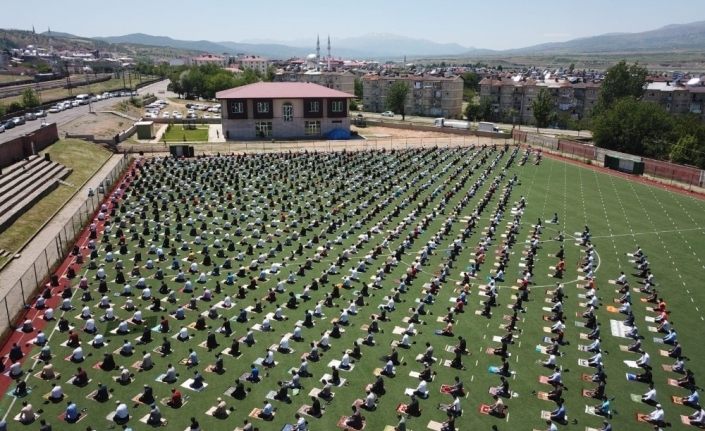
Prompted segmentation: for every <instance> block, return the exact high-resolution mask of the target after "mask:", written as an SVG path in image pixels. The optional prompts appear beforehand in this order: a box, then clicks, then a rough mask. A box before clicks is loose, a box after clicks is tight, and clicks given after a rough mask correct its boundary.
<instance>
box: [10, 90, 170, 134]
mask: <svg viewBox="0 0 705 431" xmlns="http://www.w3.org/2000/svg"><path fill="white" fill-rule="evenodd" d="M166 83H167V81H160V82H156V83H154V84H151V85H147V86H145V87H142V88H140V89H139V90H138V91H137V93H138V94H140V95H142V94H146V93H154V94H156V93H157V92H158V91H162V92H163V91H164V89H165V88H166ZM129 96H130V93H126V92H125V93H123V94H121V93H115V94H114V95H113V94H111V95H110V97H103V94H101V97H100V99H99V98H98V97H97V96H96V98H95V100H94V101H92V100H91V99H90V98H89V103H86V104H80V102H79V103H78V106H73V103H71V107H70V108H69V107H68V106H66V107H65V109H63V110H55V111H58V112H51V111H52V109H49V110H47V112H46V116H43V117H36V118H34V119H27V118H26V117H25V118H24V121H22V120H19V119H18V120H17V123H16V124H13V126H11V128H10V129H5V131H4V132H0V142H6V141H9V140H12V139H15V138H17V137H19V136H22V135H24V134H26V133H29V132H31V131H32V130H35V129H37V128H39V127H40V125H41V124H42V123H47V124H48V123H57V125H58V126H62V125H64V124H66V123H68V122H70V121H73V120H74V119H76V118H78V117H81V116H83V115H85V114H87V113H89V112H90V111H91V110H92V111H93V112H97V111H102V110H108V109H110V107H111V106H112V105H114V104H115V102H116V101H120V100H125V99H126V98H127V97H129ZM35 112H36V111H35ZM13 120H14V118H13ZM11 121H12V120H11ZM13 123H15V121H13Z"/></svg>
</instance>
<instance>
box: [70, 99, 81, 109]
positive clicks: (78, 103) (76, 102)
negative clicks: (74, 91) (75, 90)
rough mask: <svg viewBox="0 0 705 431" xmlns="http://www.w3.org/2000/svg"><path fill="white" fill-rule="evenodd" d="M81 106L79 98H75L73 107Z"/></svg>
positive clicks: (72, 103)
mask: <svg viewBox="0 0 705 431" xmlns="http://www.w3.org/2000/svg"><path fill="white" fill-rule="evenodd" d="M79 106H81V102H79V101H78V100H74V101H73V102H71V107H72V108H77V107H79Z"/></svg>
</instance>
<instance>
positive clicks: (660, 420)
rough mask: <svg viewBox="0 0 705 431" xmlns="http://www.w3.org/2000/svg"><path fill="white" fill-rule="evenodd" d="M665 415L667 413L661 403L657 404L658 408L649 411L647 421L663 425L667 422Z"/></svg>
mask: <svg viewBox="0 0 705 431" xmlns="http://www.w3.org/2000/svg"><path fill="white" fill-rule="evenodd" d="M665 417H666V414H665V413H664V411H663V408H662V407H661V404H656V408H655V409H654V411H652V412H651V413H649V415H648V416H647V417H646V421H647V422H648V423H650V424H654V425H663V424H664V423H665V421H664V419H665Z"/></svg>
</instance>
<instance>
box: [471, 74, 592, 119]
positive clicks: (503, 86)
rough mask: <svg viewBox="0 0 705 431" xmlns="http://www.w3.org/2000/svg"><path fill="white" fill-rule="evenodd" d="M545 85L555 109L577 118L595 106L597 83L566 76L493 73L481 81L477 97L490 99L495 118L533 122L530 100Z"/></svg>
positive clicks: (531, 102) (531, 100)
mask: <svg viewBox="0 0 705 431" xmlns="http://www.w3.org/2000/svg"><path fill="white" fill-rule="evenodd" d="M544 88H545V89H547V90H548V91H549V92H550V93H551V95H552V96H553V100H554V101H555V109H556V111H557V112H564V113H567V114H569V115H571V116H573V117H574V118H576V119H580V118H584V117H587V116H589V115H590V113H591V111H592V109H594V107H595V104H596V103H597V98H598V95H599V89H600V83H599V82H594V81H584V80H569V79H565V78H554V79H544V80H538V79H534V78H526V77H522V76H514V77H503V76H493V77H488V78H484V79H482V80H481V81H480V98H481V99H485V100H489V101H490V103H491V105H492V111H493V112H494V114H495V116H496V120H498V121H507V122H515V121H516V122H521V123H524V124H532V123H534V122H535V120H534V115H533V112H532V105H533V101H534V99H535V98H536V97H537V96H538V93H539V91H541V89H544Z"/></svg>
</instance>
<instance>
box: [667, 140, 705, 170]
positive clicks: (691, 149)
mask: <svg viewBox="0 0 705 431" xmlns="http://www.w3.org/2000/svg"><path fill="white" fill-rule="evenodd" d="M700 151H702V148H699V146H698V138H696V137H695V136H693V135H684V136H681V138H680V139H678V142H676V143H675V144H674V145H673V146H672V147H671V152H670V154H669V158H670V159H671V161H672V162H673V163H684V164H687V165H695V166H702V159H703V155H702V153H701V152H700Z"/></svg>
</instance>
